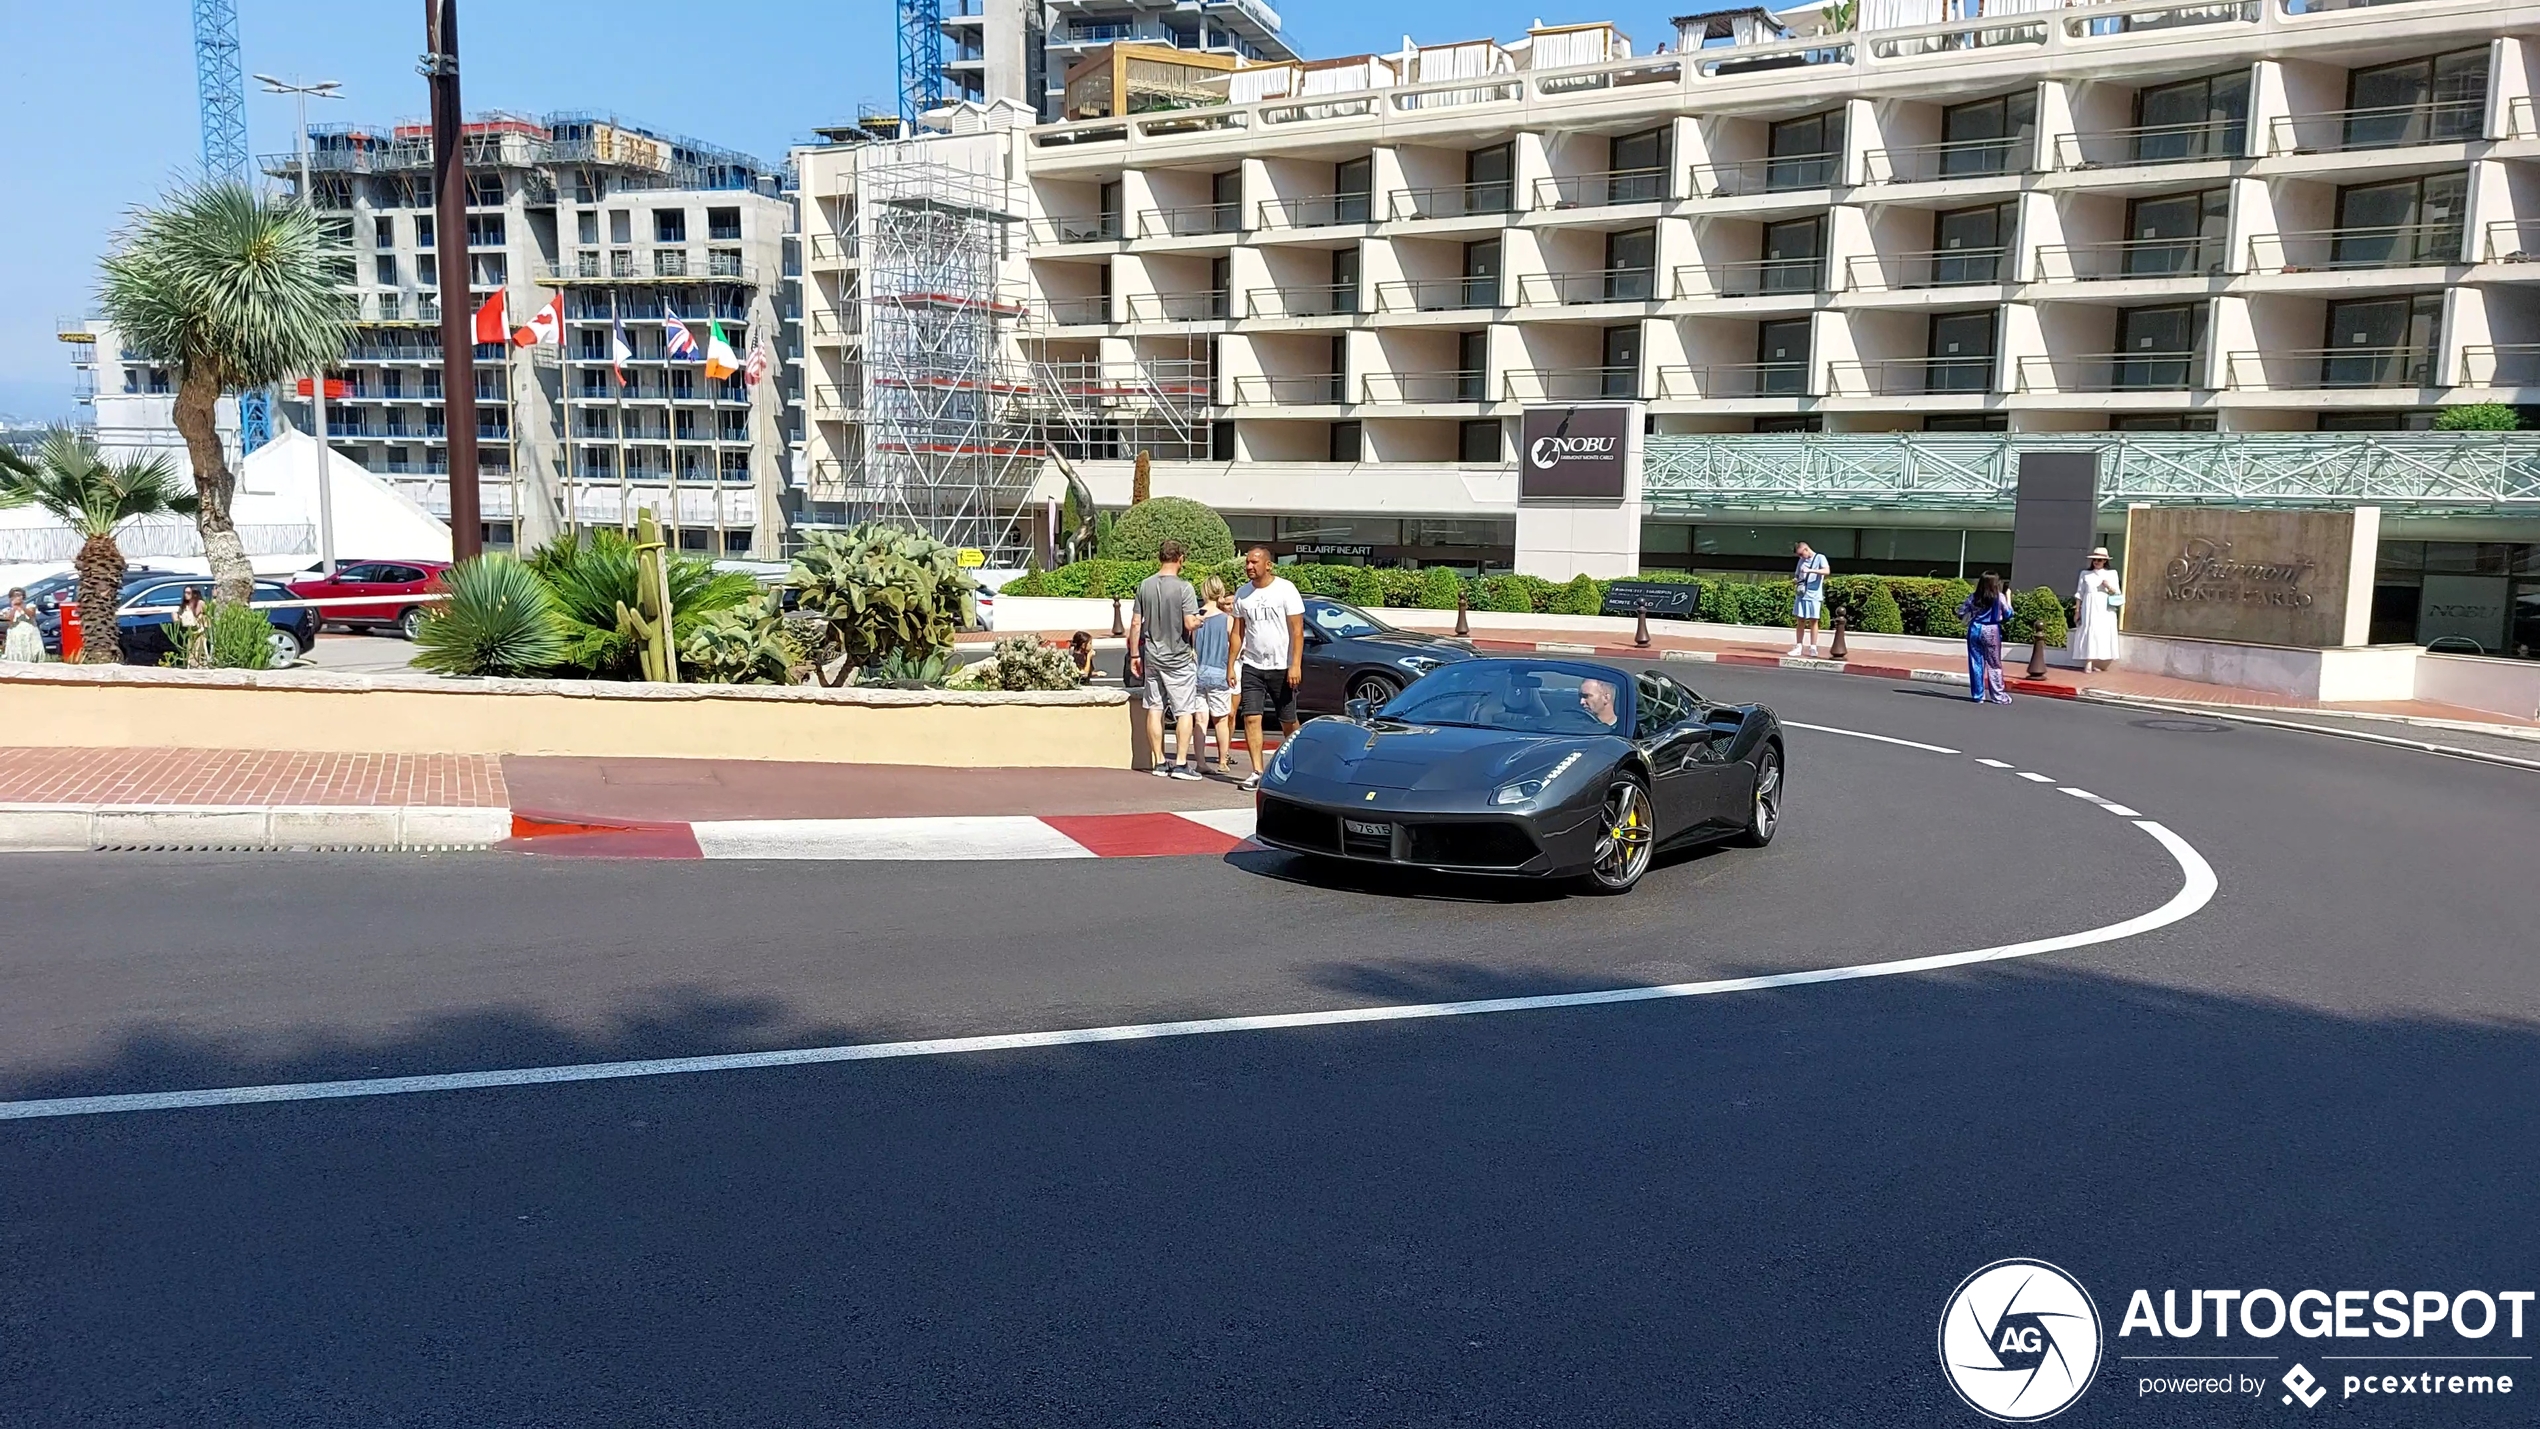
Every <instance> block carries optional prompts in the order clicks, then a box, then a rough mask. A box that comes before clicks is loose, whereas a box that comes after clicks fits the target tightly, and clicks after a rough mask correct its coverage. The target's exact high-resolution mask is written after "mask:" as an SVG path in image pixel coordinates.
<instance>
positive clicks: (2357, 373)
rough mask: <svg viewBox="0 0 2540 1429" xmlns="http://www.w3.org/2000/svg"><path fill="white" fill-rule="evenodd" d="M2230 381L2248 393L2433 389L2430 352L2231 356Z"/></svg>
mask: <svg viewBox="0 0 2540 1429" xmlns="http://www.w3.org/2000/svg"><path fill="white" fill-rule="evenodd" d="M2224 365H2225V367H2226V368H2227V369H2228V373H2227V376H2226V378H2225V380H2226V381H2227V382H2228V383H2229V384H2230V385H2231V386H2232V387H2233V388H2235V389H2238V390H2242V391H2288V390H2289V391H2314V390H2319V389H2332V390H2333V389H2338V388H2355V387H2431V386H2433V385H2434V349H2432V348H2430V347H2361V346H2357V347H2328V348H2295V349H2288V350H2285V351H2280V352H2278V351H2270V352H2247V351H2243V352H2234V353H2230V354H2227V355H2226V357H2225V359H2224Z"/></svg>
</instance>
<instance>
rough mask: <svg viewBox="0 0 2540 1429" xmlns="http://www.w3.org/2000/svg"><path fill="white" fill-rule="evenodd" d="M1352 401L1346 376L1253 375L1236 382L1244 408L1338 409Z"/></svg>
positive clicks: (1306, 373)
mask: <svg viewBox="0 0 2540 1429" xmlns="http://www.w3.org/2000/svg"><path fill="white" fill-rule="evenodd" d="M1348 401H1349V377H1348V375H1347V374H1346V373H1340V372H1290V373H1250V374H1246V375H1244V376H1240V377H1237V378H1236V379H1235V404H1236V405H1237V406H1240V407H1337V406H1343V405H1346V404H1347V403H1348Z"/></svg>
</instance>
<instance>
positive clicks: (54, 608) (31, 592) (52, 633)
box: [26, 566, 206, 655]
mask: <svg viewBox="0 0 2540 1429" xmlns="http://www.w3.org/2000/svg"><path fill="white" fill-rule="evenodd" d="M178 574H179V572H175V571H163V570H160V569H158V568H157V567H155V566H126V567H124V573H123V578H124V582H125V584H127V585H129V584H130V583H132V582H133V581H135V580H138V579H141V578H144V577H147V576H168V577H171V578H173V577H175V576H177V575H178ZM195 579H196V580H198V581H199V580H203V579H206V578H205V577H201V576H197V577H195ZM77 599H79V572H77V571H65V572H63V573H62V574H60V575H57V576H46V577H45V578H44V579H42V580H38V581H29V582H27V584H26V603H27V604H29V605H31V606H33V607H35V628H36V629H37V630H38V631H40V632H42V633H43V636H44V652H45V653H46V654H48V655H59V654H61V653H62V602H63V601H66V600H77Z"/></svg>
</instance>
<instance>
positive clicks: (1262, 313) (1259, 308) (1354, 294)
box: [1244, 283, 1359, 318]
mask: <svg viewBox="0 0 2540 1429" xmlns="http://www.w3.org/2000/svg"><path fill="white" fill-rule="evenodd" d="M1358 310H1359V303H1358V285H1357V284H1356V283H1298V284H1289V285H1286V286H1282V287H1277V288H1253V289H1250V290H1248V291H1246V292H1245V293H1244V316H1245V317H1248V318H1327V317H1346V316H1349V315H1351V314H1354V313H1356V312H1357V311H1358Z"/></svg>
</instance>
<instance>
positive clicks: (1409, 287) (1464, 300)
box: [1376, 276, 1499, 313]
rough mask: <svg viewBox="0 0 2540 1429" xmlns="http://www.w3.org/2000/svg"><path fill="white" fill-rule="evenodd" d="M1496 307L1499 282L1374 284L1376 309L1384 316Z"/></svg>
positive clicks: (1401, 281) (1481, 279)
mask: <svg viewBox="0 0 2540 1429" xmlns="http://www.w3.org/2000/svg"><path fill="white" fill-rule="evenodd" d="M1498 306H1499V279H1498V278H1497V277H1495V276H1494V277H1474V278H1396V279H1392V280H1390V281H1386V282H1381V283H1378V284H1377V285H1376V310H1377V311H1378V312H1386V313H1444V312H1470V311H1475V310H1481V309H1489V308H1496V307H1498Z"/></svg>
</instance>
